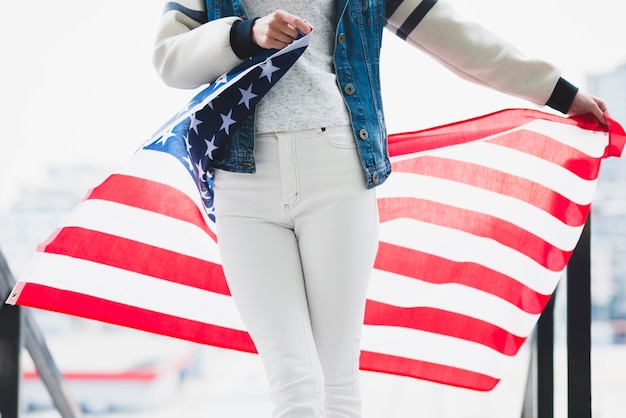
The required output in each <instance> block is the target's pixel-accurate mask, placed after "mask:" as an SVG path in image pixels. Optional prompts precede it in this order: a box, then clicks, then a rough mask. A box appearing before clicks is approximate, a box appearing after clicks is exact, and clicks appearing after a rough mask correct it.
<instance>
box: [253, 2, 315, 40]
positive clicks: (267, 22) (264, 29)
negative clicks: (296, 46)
mask: <svg viewBox="0 0 626 418" xmlns="http://www.w3.org/2000/svg"><path fill="white" fill-rule="evenodd" d="M300 32H301V33H303V34H305V35H306V34H307V33H309V32H311V26H310V25H309V24H308V23H306V21H305V20H304V19H301V18H299V17H298V16H294V15H292V14H291V13H287V12H285V11H283V10H277V11H275V12H273V13H271V14H269V15H267V16H264V17H261V18H259V19H257V20H256V21H255V22H254V25H253V26H252V41H253V42H254V43H256V44H257V45H258V46H260V47H261V48H266V49H282V48H284V47H286V46H287V45H289V44H290V43H292V42H293V40H294V39H295V38H297V37H298V35H299V33H300Z"/></svg>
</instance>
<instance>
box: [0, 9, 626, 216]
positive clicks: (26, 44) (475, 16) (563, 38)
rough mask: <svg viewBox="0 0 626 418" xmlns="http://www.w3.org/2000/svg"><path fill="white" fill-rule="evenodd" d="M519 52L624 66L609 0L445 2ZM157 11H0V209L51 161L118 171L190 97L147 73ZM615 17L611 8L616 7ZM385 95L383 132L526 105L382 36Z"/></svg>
mask: <svg viewBox="0 0 626 418" xmlns="http://www.w3.org/2000/svg"><path fill="white" fill-rule="evenodd" d="M452 2H453V3H455V5H456V8H457V10H458V11H459V13H461V14H462V15H464V16H466V17H468V18H470V19H472V20H476V21H479V22H481V23H482V24H483V25H484V26H486V27H488V28H490V29H492V30H493V31H494V32H496V33H498V34H499V35H501V36H502V37H504V38H506V39H508V40H510V41H512V43H513V44H515V45H516V46H517V47H518V48H520V49H521V50H522V51H524V52H525V53H526V54H528V55H533V56H537V57H541V58H545V59H547V60H549V61H551V62H553V63H554V64H556V65H557V66H559V67H560V68H562V69H563V74H564V76H565V77H566V78H567V79H569V80H570V81H571V82H573V83H574V84H577V85H579V86H581V87H583V88H584V85H585V76H586V75H587V74H589V73H602V72H606V71H610V70H613V69H614V68H615V67H617V66H618V65H620V64H622V63H624V62H626V45H625V44H624V39H626V25H625V24H624V22H622V21H621V20H619V19H620V17H621V15H622V13H621V12H622V6H620V2H616V1H615V0H594V1H593V2H592V3H590V2H589V1H583V0H525V1H509V0H452ZM162 4H163V2H161V1H158V0H133V1H122V0H109V1H106V2H85V1H79V0H65V1H63V2H50V1H44V0H29V1H27V2H16V1H14V2H7V3H5V4H3V11H2V14H0V39H2V43H1V44H0V52H1V56H2V65H1V66H0V103H1V105H2V113H1V115H2V117H1V118H0V123H1V129H2V140H1V141H2V142H1V146H0V209H2V208H3V207H6V205H7V204H9V203H10V201H11V199H12V198H13V196H14V195H15V191H16V190H17V188H18V187H19V185H20V184H24V183H28V182H31V183H32V182H37V181H42V178H43V176H44V175H45V167H47V166H49V165H54V164H57V165H58V164H70V163H77V162H83V163H85V162H86V163H89V162H91V163H94V164H111V165H112V166H117V165H121V164H123V163H124V162H125V161H126V160H128V158H130V156H131V154H132V153H133V152H134V151H135V149H136V148H137V147H138V146H139V145H141V144H142V142H143V141H144V139H146V138H147V137H148V136H149V135H151V134H152V132H153V131H154V130H156V129H157V128H158V127H159V126H160V125H161V124H162V123H163V122H164V121H165V120H167V119H168V118H169V117H170V116H171V115H172V114H174V113H175V112H176V111H177V110H178V109H179V108H180V107H181V106H182V105H183V104H184V103H186V101H187V100H188V99H189V98H191V97H192V95H193V92H192V91H181V90H174V89H171V88H168V87H165V86H164V85H163V84H162V83H161V81H160V80H159V79H158V77H157V76H156V74H155V72H154V70H153V68H152V64H151V51H152V44H153V40H154V35H155V32H156V26H157V23H158V20H159V16H160V14H161V10H162ZM618 9H619V10H618ZM382 70H383V80H382V82H383V94H384V99H385V106H386V115H387V119H388V128H389V132H401V131H409V130H417V129H422V128H425V127H430V126H435V125H438V124H441V123H445V122H450V121H453V120H459V119H464V118H466V117H470V116H476V115H479V114H482V113H487V112H491V111H494V110H497V109H500V108H504V107H512V106H517V107H521V106H524V107H532V105H531V104H529V103H527V102H523V101H520V100H516V99H512V98H509V97H506V96H503V95H501V94H499V93H494V92H491V91H488V90H487V89H485V88H482V87H478V86H474V85H471V84H469V83H467V82H465V81H462V80H460V79H458V78H456V77H455V76H452V75H450V73H448V72H447V71H446V70H444V69H443V67H441V66H440V65H439V64H437V63H435V62H434V61H433V60H432V59H430V58H428V57H425V56H424V55H423V54H422V53H420V52H416V51H414V50H413V49H412V48H410V47H409V46H407V45H405V44H403V43H402V42H401V41H399V40H397V39H395V38H393V37H392V36H389V34H387V36H386V38H385V40H384V48H383V67H382Z"/></svg>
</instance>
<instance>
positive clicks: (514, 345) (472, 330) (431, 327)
mask: <svg viewBox="0 0 626 418" xmlns="http://www.w3.org/2000/svg"><path fill="white" fill-rule="evenodd" d="M364 323H365V324H366V325H386V326H392V327H401V328H409V329H414V330H420V331H426V332H430V333H433V334H441V335H446V336H450V337H456V338H460V339H463V340H466V341H472V342H475V343H477V344H480V345H484V346H485V347H489V348H492V349H493V350H496V351H498V352H499V353H502V354H504V355H507V356H514V355H515V354H516V353H517V351H518V350H519V349H520V347H521V346H522V345H523V344H524V341H525V340H526V338H523V337H519V336H517V335H514V334H511V333H510V332H508V331H507V330H505V329H502V328H500V327H498V326H496V325H494V324H491V323H489V322H486V321H482V320H480V319H476V318H472V317H469V316H467V315H462V314H459V313H456V312H450V311H445V310H442V309H436V308H428V307H421V306H420V307H415V308H413V307H411V308H405V307H400V306H393V305H389V304H386V303H381V302H376V301H372V300H368V301H367V304H366V308H365V322H364Z"/></svg>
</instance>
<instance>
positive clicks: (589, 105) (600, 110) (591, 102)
mask: <svg viewBox="0 0 626 418" xmlns="http://www.w3.org/2000/svg"><path fill="white" fill-rule="evenodd" d="M605 113H607V107H606V104H605V103H604V102H603V101H602V100H601V99H599V98H597V97H594V96H592V95H590V94H587V93H584V92H581V91H579V92H578V93H576V96H574V101H573V102H572V105H571V106H570V108H569V111H568V112H567V114H568V115H570V116H576V115H585V114H592V115H593V116H595V118H596V119H598V120H599V121H600V123H602V124H603V125H606V118H605V117H604V114H605Z"/></svg>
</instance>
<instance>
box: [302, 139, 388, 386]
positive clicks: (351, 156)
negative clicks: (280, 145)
mask: <svg viewBox="0 0 626 418" xmlns="http://www.w3.org/2000/svg"><path fill="white" fill-rule="evenodd" d="M298 145H300V144H298ZM315 152H316V153H317V154H318V155H320V158H321V159H323V160H324V161H327V164H326V165H324V171H325V174H324V175H312V174H309V172H314V170H315V168H314V167H308V168H307V167H302V166H303V165H304V163H303V164H300V168H301V176H302V184H303V186H302V202H301V203H302V208H301V210H302V213H301V214H300V216H299V217H298V218H297V222H296V227H297V229H296V231H297V233H298V239H299V245H300V253H301V259H302V264H303V270H304V276H305V285H306V294H307V301H308V307H309V313H310V316H311V323H312V327H313V334H314V337H315V341H316V345H317V349H318V352H319V356H320V361H321V362H322V366H323V368H324V372H325V374H326V376H327V379H329V380H333V378H334V376H337V377H339V376H346V375H347V374H351V373H354V371H355V368H357V367H358V354H359V351H360V350H359V342H360V335H361V329H362V324H363V315H364V309H365V300H366V296H367V288H368V284H369V278H370V275H371V270H372V267H373V264H374V259H375V256H376V252H377V249H378V225H379V221H378V207H377V202H376V192H375V189H367V188H366V185H365V180H364V175H363V171H362V168H361V163H360V159H359V157H358V153H357V150H356V144H355V143H354V139H353V136H352V133H351V130H348V131H346V130H345V129H344V130H339V131H338V132H337V131H335V130H330V131H328V132H326V137H325V140H324V142H323V143H322V144H319V147H318V149H317V150H316V151H315ZM321 154H322V155H321ZM323 154H327V156H323ZM311 208H314V210H313V209H311Z"/></svg>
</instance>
